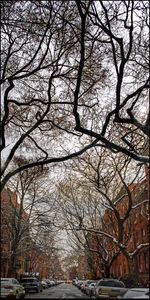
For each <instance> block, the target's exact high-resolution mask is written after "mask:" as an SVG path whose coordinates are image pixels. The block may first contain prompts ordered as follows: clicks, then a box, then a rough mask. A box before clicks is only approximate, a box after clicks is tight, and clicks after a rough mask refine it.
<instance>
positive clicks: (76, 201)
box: [59, 149, 149, 276]
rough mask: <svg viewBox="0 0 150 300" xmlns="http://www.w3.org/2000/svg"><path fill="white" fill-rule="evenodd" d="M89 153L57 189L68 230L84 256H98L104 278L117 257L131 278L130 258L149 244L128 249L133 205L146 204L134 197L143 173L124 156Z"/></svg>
mask: <svg viewBox="0 0 150 300" xmlns="http://www.w3.org/2000/svg"><path fill="white" fill-rule="evenodd" d="M92 152H93V153H91V155H90V154H88V153H86V155H84V156H83V157H82V158H80V163H77V164H76V166H75V163H74V166H73V165H72V168H74V169H73V171H74V173H75V171H76V173H75V174H74V175H72V180H71V181H69V180H68V179H67V181H66V182H62V184H61V185H60V187H59V188H60V191H61V195H62V199H63V200H62V203H63V211H64V213H65V214H66V219H67V222H68V224H69V225H68V226H69V230H71V232H72V234H73V235H74V236H75V237H76V240H78V242H79V243H80V244H81V245H82V247H83V248H85V249H86V251H87V252H88V253H89V252H91V253H92V252H93V253H97V254H98V255H99V258H100V260H101V262H102V264H103V268H104V271H105V275H106V276H110V270H111V266H112V264H113V262H114V260H115V259H116V258H117V256H118V255H120V253H123V255H124V256H125V257H126V260H127V262H128V270H129V274H130V275H131V274H133V273H134V272H135V270H134V261H133V260H134V257H135V256H136V255H137V254H138V253H139V251H140V250H141V249H142V248H145V247H146V248H147V247H148V244H149V243H148V240H147V241H144V242H143V243H141V244H140V245H138V247H136V246H135V249H134V251H131V250H129V247H128V245H129V243H130V239H132V238H133V236H132V234H131V232H132V231H133V230H132V231H131V226H129V225H128V223H129V222H128V221H129V220H130V218H132V216H133V215H134V210H135V209H136V207H137V203H138V206H140V207H141V208H142V207H143V205H144V203H148V197H146V194H145V196H144V195H142V194H141V195H142V196H141V197H142V198H141V200H140V198H139V199H137V196H135V195H136V193H137V192H138V189H139V191H140V190H141V188H139V187H142V186H145V184H146V183H145V179H142V178H141V177H142V176H143V172H141V167H140V166H139V167H136V166H135V164H133V162H132V161H130V160H129V159H127V160H125V159H124V156H120V155H119V156H118V157H116V156H115V158H114V155H111V156H108V155H107V152H106V151H104V150H102V152H101V155H100V154H99V153H98V152H97V149H95V150H93V151H92ZM131 168H132V169H131ZM131 170H132V171H131ZM78 173H79V174H78ZM140 173H141V174H140ZM77 174H78V175H77ZM140 180H142V181H141V183H140ZM140 193H141V192H139V195H140ZM136 201H138V202H137V203H136ZM135 203H136V205H135ZM106 212H107V214H106ZM105 214H106V216H105ZM147 222H148V219H147ZM92 244H94V246H93V247H92Z"/></svg>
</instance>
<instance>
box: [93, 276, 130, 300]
mask: <svg viewBox="0 0 150 300" xmlns="http://www.w3.org/2000/svg"><path fill="white" fill-rule="evenodd" d="M126 291H127V288H126V287H125V285H124V283H123V282H122V281H120V280H117V279H113V278H112V279H111V278H104V279H101V280H99V281H98V282H97V284H96V285H95V287H94V292H93V296H92V298H93V299H94V298H96V299H101V298H111V299H113V298H115V299H116V297H118V296H122V295H123V294H124V293H125V292H126Z"/></svg>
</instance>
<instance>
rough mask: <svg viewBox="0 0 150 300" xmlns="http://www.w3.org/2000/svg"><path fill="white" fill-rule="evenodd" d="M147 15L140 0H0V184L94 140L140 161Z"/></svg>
mask: <svg viewBox="0 0 150 300" xmlns="http://www.w3.org/2000/svg"><path fill="white" fill-rule="evenodd" d="M148 14H149V2H148V1H128V2H125V1H117V2H116V1H111V2H109V1H107V2H106V1H101V0H100V1H97V0H88V1H87V0H82V1H62V0H61V1H53V0H52V1H48V0H46V1H30V0H29V1H26V3H24V5H22V1H19V0H17V1H13V2H11V1H1V62H2V68H1V69H2V72H1V80H0V83H1V85H2V88H1V91H2V105H1V107H2V117H1V151H2V168H1V178H2V184H1V189H3V188H4V186H5V184H6V183H7V182H8V180H9V179H10V178H11V177H12V176H14V175H15V174H17V173H19V172H21V171H23V170H26V169H28V168H32V167H35V166H39V165H45V164H51V165H52V166H53V163H59V162H63V161H66V160H69V159H72V158H73V157H77V156H78V155H81V154H83V153H84V152H85V151H87V150H88V149H89V148H91V147H93V146H95V145H97V146H98V147H104V148H106V149H109V150H110V151H112V152H114V153H118V152H122V153H124V154H125V155H127V156H129V157H132V158H133V159H134V160H136V161H138V162H141V163H146V162H148V161H149V158H148V154H147V151H146V150H145V149H146V147H147V146H146V145H148V143H149V141H148V135H149V114H148V89H149V60H148V51H147V49H148V45H149V23H148V20H149V18H148ZM19 154H21V156H22V157H23V158H27V157H28V162H26V163H25V161H24V162H23V160H22V164H21V165H20V167H17V166H15V165H12V164H11V162H12V159H13V157H14V156H16V155H19Z"/></svg>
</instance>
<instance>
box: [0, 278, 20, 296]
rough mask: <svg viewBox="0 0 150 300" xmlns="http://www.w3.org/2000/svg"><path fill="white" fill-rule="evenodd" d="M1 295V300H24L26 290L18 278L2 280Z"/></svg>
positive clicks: (0, 284)
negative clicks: (8, 299)
mask: <svg viewBox="0 0 150 300" xmlns="http://www.w3.org/2000/svg"><path fill="white" fill-rule="evenodd" d="M0 295H1V299H6V298H10V299H23V298H24V297H25V289H24V288H23V286H22V285H21V284H20V283H19V281H18V280H17V279H16V278H1V283H0Z"/></svg>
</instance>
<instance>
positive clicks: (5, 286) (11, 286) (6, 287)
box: [4, 285, 14, 289]
mask: <svg viewBox="0 0 150 300" xmlns="http://www.w3.org/2000/svg"><path fill="white" fill-rule="evenodd" d="M4 288H5V289H13V288H14V287H13V285H4Z"/></svg>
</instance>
